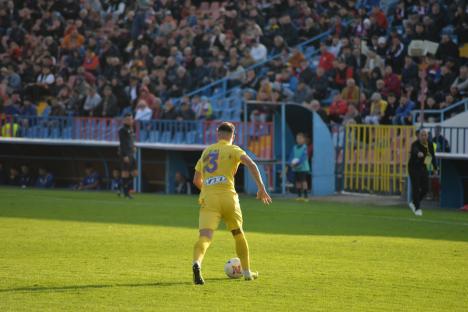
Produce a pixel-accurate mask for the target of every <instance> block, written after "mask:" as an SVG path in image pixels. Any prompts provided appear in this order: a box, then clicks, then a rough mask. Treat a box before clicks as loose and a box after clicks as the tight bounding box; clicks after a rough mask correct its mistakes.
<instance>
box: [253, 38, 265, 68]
mask: <svg viewBox="0 0 468 312" xmlns="http://www.w3.org/2000/svg"><path fill="white" fill-rule="evenodd" d="M250 56H251V57H252V59H253V60H254V61H255V62H256V63H257V62H262V61H265V60H266V59H267V49H266V47H265V46H264V45H263V44H261V43H260V42H255V43H254V44H253V45H252V47H251V48H250Z"/></svg>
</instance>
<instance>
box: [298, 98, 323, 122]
mask: <svg viewBox="0 0 468 312" xmlns="http://www.w3.org/2000/svg"><path fill="white" fill-rule="evenodd" d="M303 105H304V106H305V107H306V108H308V109H310V110H311V111H313V112H316V113H317V114H318V115H319V116H320V118H321V119H322V120H323V122H324V123H326V124H328V123H329V119H328V115H327V112H325V110H324V109H323V108H322V107H321V106H320V102H319V101H317V100H312V101H311V102H310V103H304V104H303Z"/></svg>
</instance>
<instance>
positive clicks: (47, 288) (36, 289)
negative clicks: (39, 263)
mask: <svg viewBox="0 0 468 312" xmlns="http://www.w3.org/2000/svg"><path fill="white" fill-rule="evenodd" d="M205 280H206V281H208V282H220V281H228V280H229V279H227V278H206V279H205ZM182 285H186V286H187V285H193V283H191V282H187V281H184V282H182V281H174V282H152V283H125V284H93V285H66V286H39V285H34V286H30V287H17V288H4V289H1V288H0V293H9V292H64V291H75V290H76V291H79V290H88V289H89V290H92V289H99V288H115V287H131V288H133V287H171V286H182Z"/></svg>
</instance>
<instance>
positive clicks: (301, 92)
mask: <svg viewBox="0 0 468 312" xmlns="http://www.w3.org/2000/svg"><path fill="white" fill-rule="evenodd" d="M312 98H313V94H312V90H311V89H310V88H309V86H307V85H306V84H305V83H304V82H300V83H299V84H298V85H297V89H296V92H294V95H293V97H292V98H291V100H292V101H293V102H295V103H299V104H302V103H304V102H309V101H311V100H312Z"/></svg>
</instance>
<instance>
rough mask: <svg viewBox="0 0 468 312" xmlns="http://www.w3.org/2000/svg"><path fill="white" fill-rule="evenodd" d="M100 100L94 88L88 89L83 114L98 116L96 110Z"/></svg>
mask: <svg viewBox="0 0 468 312" xmlns="http://www.w3.org/2000/svg"><path fill="white" fill-rule="evenodd" d="M101 101H102V98H101V96H100V95H99V94H98V93H97V91H96V88H95V87H89V88H88V91H87V96H86V98H85V101H84V104H83V112H84V114H85V115H86V116H90V117H92V116H96V115H99V113H98V109H99V107H100V105H101Z"/></svg>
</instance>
